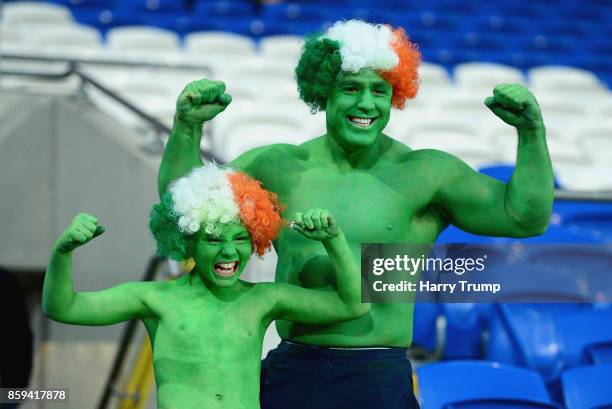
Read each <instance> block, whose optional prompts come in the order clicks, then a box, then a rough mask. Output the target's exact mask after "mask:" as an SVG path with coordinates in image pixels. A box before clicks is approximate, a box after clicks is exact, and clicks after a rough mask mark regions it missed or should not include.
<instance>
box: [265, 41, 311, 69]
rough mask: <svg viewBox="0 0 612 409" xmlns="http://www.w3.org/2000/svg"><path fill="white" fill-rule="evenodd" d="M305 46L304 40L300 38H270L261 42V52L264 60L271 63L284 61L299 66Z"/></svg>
mask: <svg viewBox="0 0 612 409" xmlns="http://www.w3.org/2000/svg"><path fill="white" fill-rule="evenodd" d="M303 44H304V40H303V39H302V37H300V36H293V35H276V36H269V37H264V38H262V39H261V40H260V41H259V52H260V53H261V56H262V57H263V58H264V59H268V60H271V61H276V60H279V59H282V60H287V61H291V62H293V63H294V64H297V61H298V58H299V57H300V54H301V53H302V46H303Z"/></svg>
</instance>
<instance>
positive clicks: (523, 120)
mask: <svg viewBox="0 0 612 409" xmlns="http://www.w3.org/2000/svg"><path fill="white" fill-rule="evenodd" d="M484 104H485V105H486V106H487V107H488V108H489V109H490V110H491V111H493V113H494V114H495V115H497V116H498V117H500V118H501V120H502V121H504V122H505V123H507V124H508V125H512V126H514V127H516V128H518V129H523V130H528V129H539V128H543V126H544V125H543V121H542V113H541V112H540V107H539V105H538V102H537V101H536V99H535V97H534V96H533V94H532V93H531V91H529V90H528V89H527V88H525V87H524V86H522V85H520V84H502V85H498V86H496V87H495V88H494V89H493V96H492V97H488V98H487V99H485V101H484Z"/></svg>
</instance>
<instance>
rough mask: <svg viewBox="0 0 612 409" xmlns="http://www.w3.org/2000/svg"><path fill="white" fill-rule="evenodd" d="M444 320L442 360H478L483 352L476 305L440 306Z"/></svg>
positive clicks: (481, 328) (481, 326)
mask: <svg viewBox="0 0 612 409" xmlns="http://www.w3.org/2000/svg"><path fill="white" fill-rule="evenodd" d="M442 315H443V316H444V318H445V319H446V326H445V336H444V347H443V349H442V358H443V359H445V360H447V359H479V358H481V356H482V352H483V347H484V345H483V330H484V327H483V321H482V320H481V317H480V314H479V310H478V304H476V303H445V304H442Z"/></svg>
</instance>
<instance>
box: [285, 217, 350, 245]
mask: <svg viewBox="0 0 612 409" xmlns="http://www.w3.org/2000/svg"><path fill="white" fill-rule="evenodd" d="M291 228H292V229H294V230H297V231H298V232H300V233H301V234H302V235H303V236H304V237H307V238H309V239H312V240H318V241H327V240H330V239H333V238H334V237H336V236H337V235H338V233H339V229H338V225H337V224H336V220H335V219H334V217H333V216H332V215H331V214H330V213H329V212H328V211H327V210H324V209H310V210H307V211H306V213H296V214H295V216H294V217H293V222H292V223H291Z"/></svg>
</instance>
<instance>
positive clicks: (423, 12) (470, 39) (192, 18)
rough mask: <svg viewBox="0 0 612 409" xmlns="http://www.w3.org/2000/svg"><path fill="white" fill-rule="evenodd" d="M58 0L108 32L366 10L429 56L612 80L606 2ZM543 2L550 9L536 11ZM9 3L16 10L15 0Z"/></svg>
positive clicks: (314, 18)
mask: <svg viewBox="0 0 612 409" xmlns="http://www.w3.org/2000/svg"><path fill="white" fill-rule="evenodd" d="M15 3H21V5H22V7H21V10H22V11H20V10H18V8H16V7H13V9H14V10H15V11H13V12H10V13H7V16H6V17H5V19H9V20H12V21H18V20H19V18H20V16H23V15H29V16H30V18H31V16H32V15H33V14H34V13H33V12H32V11H31V10H28V9H27V8H26V7H23V5H27V4H28V3H29V2H13V4H15ZM59 3H63V4H64V5H66V6H68V7H70V9H68V8H64V9H63V10H64V11H65V12H71V13H72V15H74V18H75V19H76V21H78V22H80V23H82V24H85V25H90V26H94V27H97V28H98V29H99V30H100V31H101V32H102V33H103V34H104V33H106V31H108V30H109V29H111V28H114V27H118V26H126V25H129V26H133V25H148V26H155V27H158V28H163V29H168V30H170V31H174V32H176V33H177V34H178V35H181V36H183V35H185V34H187V33H190V32H196V31H228V32H234V33H237V34H241V35H247V36H251V37H253V38H256V39H259V38H262V37H265V36H270V35H281V34H293V35H303V34H305V33H308V32H313V31H316V30H320V29H321V28H324V27H325V26H326V25H329V24H330V23H331V22H332V21H335V20H338V19H343V18H351V17H360V18H365V19H369V20H370V21H379V22H388V23H391V24H394V25H398V26H402V27H405V28H406V29H407V30H408V33H409V34H410V35H411V37H412V38H413V39H414V41H416V42H417V43H418V44H419V46H420V49H421V51H422V53H423V55H424V56H425V58H426V59H427V60H429V61H432V62H436V63H439V64H443V65H446V66H449V67H450V66H453V65H455V64H458V63H463V62H467V61H490V62H497V63H502V64H508V65H513V66H516V67H518V68H521V69H528V68H531V67H534V66H539V65H548V64H552V63H555V64H563V65H570V66H576V67H581V68H585V69H589V70H591V71H595V72H597V73H598V75H600V77H601V78H602V79H603V80H604V81H606V82H607V81H608V79H609V78H610V75H612V59H610V58H609V55H610V53H609V52H610V44H609V42H608V41H606V39H607V38H608V36H609V34H610V32H609V28H608V27H606V24H605V22H606V21H607V18H606V16H607V14H609V13H610V11H609V10H608V9H609V8H608V7H602V6H601V5H590V6H588V7H584V6H583V7H579V8H577V7H574V6H551V5H546V6H544V5H541V6H531V5H522V6H512V5H511V4H506V5H498V6H495V7H494V9H491V7H489V8H487V7H484V3H483V4H482V5H480V6H479V7H480V9H479V13H471V14H470V13H469V10H470V6H469V5H466V6H463V7H451V5H450V4H449V3H448V2H440V4H439V5H438V7H436V4H437V2H432V4H430V5H428V6H427V7H425V6H424V5H419V6H416V7H413V8H412V9H411V8H410V7H409V6H407V5H405V4H402V5H401V6H400V7H399V8H400V9H399V10H398V7H395V5H386V6H385V5H384V4H382V5H377V7H376V8H374V7H369V8H361V7H360V6H355V5H352V6H351V7H346V5H342V4H340V5H338V6H337V7H330V6H324V7H323V6H321V5H320V4H319V5H316V4H315V5H312V4H308V3H306V2H302V3H289V4H286V3H281V4H276V5H265V6H263V7H261V11H258V10H257V9H256V7H255V6H254V5H253V3H252V2H249V1H213V2H206V1H204V2H197V3H195V4H194V5H193V7H186V3H181V2H170V1H167V2H166V1H159V0H155V1H153V0H148V1H139V2H137V1H128V2H110V1H107V2H104V1H99V0H95V1H89V0H83V1H74V0H71V1H68V0H67V1H60V2H59ZM399 4H400V3H398V5H399ZM487 4H488V3H487ZM9 5H11V3H9ZM541 8H544V9H545V11H543V12H541V13H539V14H538V13H535V12H534V9H535V10H537V9H541ZM7 9H8V10H9V11H10V8H9V7H8V6H7ZM24 9H26V11H27V12H23V10H24ZM58 9H59V5H58V7H56V10H58ZM69 10H70V11H69ZM20 13H21V14H20ZM56 13H57V14H58V15H59V12H56ZM466 13H467V14H466ZM530 13H531V14H530ZM47 14H48V13H47ZM47 18H48V17H47Z"/></svg>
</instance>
